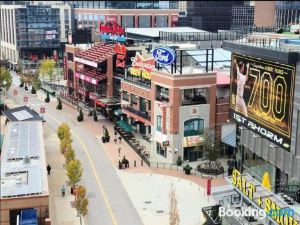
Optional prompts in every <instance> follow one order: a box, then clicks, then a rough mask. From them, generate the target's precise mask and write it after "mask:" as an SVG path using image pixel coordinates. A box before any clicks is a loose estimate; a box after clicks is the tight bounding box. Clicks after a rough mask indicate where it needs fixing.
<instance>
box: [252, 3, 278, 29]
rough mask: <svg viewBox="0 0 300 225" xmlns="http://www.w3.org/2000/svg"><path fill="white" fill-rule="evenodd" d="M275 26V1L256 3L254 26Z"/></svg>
mask: <svg viewBox="0 0 300 225" xmlns="http://www.w3.org/2000/svg"><path fill="white" fill-rule="evenodd" d="M266 9H268V10H266ZM274 25H275V1H256V2H255V6H254V26H256V27H273V26H274Z"/></svg>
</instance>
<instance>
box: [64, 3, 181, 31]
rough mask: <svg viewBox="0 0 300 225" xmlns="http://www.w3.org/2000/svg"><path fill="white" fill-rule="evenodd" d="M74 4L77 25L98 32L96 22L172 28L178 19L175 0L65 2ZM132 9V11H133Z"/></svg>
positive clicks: (125, 25)
mask: <svg viewBox="0 0 300 225" xmlns="http://www.w3.org/2000/svg"><path fill="white" fill-rule="evenodd" d="M64 3H66V4H70V5H71V6H73V7H74V13H75V21H76V26H77V28H91V29H94V30H96V31H97V29H98V25H99V21H115V22H117V23H118V24H120V25H122V27H128V28H130V27H171V26H175V25H176V23H177V20H178V1H144V2H142V1H64ZM133 9H134V10H133Z"/></svg>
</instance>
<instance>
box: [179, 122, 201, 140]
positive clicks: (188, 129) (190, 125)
mask: <svg viewBox="0 0 300 225" xmlns="http://www.w3.org/2000/svg"><path fill="white" fill-rule="evenodd" d="M203 133H204V120H203V119H191V120H187V121H185V122H184V136H185V137H187V136H195V135H202V134H203Z"/></svg>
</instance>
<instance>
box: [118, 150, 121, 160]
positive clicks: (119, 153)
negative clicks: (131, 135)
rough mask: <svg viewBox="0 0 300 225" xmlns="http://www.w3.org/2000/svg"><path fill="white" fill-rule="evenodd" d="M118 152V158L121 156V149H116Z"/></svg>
mask: <svg viewBox="0 0 300 225" xmlns="http://www.w3.org/2000/svg"><path fill="white" fill-rule="evenodd" d="M118 152H119V158H120V156H121V148H118Z"/></svg>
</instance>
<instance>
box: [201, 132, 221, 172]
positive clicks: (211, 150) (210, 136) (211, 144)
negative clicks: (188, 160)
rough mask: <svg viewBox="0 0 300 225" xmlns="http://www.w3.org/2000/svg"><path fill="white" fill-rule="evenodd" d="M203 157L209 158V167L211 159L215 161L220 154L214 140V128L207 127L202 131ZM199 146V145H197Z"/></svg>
mask: <svg viewBox="0 0 300 225" xmlns="http://www.w3.org/2000/svg"><path fill="white" fill-rule="evenodd" d="M202 146H203V155H204V158H205V159H207V160H209V167H211V162H212V161H217V159H218V158H219V156H220V148H219V146H218V143H216V141H215V130H214V129H207V130H206V131H205V133H204V141H203V142H202ZM198 148H200V146H198Z"/></svg>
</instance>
